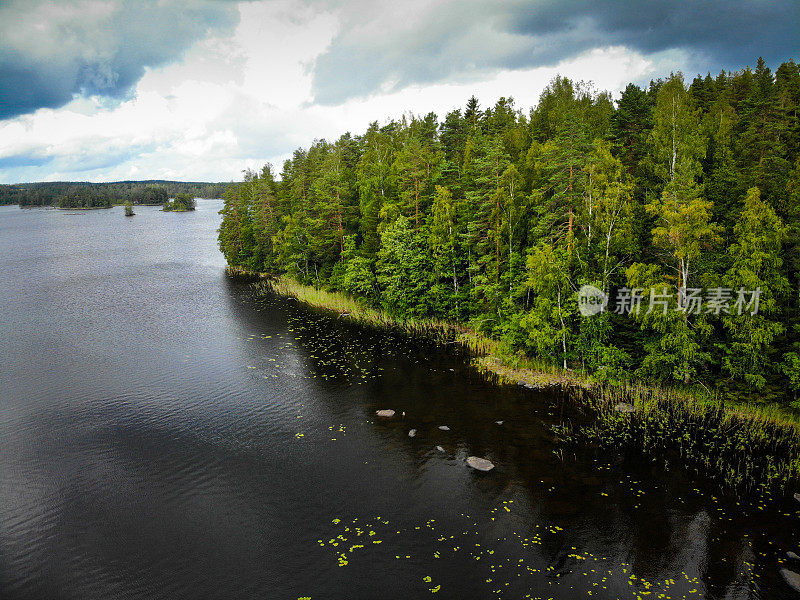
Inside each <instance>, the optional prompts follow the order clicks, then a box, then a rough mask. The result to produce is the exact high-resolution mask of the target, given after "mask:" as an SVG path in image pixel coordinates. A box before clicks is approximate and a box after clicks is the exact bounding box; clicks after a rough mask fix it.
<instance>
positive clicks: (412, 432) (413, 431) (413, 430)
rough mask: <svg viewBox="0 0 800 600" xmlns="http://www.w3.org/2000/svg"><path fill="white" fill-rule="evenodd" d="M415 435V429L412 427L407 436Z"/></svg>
mask: <svg viewBox="0 0 800 600" xmlns="http://www.w3.org/2000/svg"><path fill="white" fill-rule="evenodd" d="M415 435H417V430H416V429H412V430H410V431H409V432H408V437H414V436H415Z"/></svg>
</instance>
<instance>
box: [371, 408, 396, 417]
mask: <svg viewBox="0 0 800 600" xmlns="http://www.w3.org/2000/svg"><path fill="white" fill-rule="evenodd" d="M375 414H376V415H378V416H379V417H385V418H387V419H390V418H392V417H393V416H394V411H393V410H392V409H391V408H384V409H382V410H376V411H375Z"/></svg>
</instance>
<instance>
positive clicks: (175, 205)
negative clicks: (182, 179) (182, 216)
mask: <svg viewBox="0 0 800 600" xmlns="http://www.w3.org/2000/svg"><path fill="white" fill-rule="evenodd" d="M196 207H197V202H196V201H195V199H194V198H193V197H192V196H191V195H189V194H178V195H177V196H175V198H173V199H172V200H170V201H169V202H167V203H166V204H164V208H163V209H162V210H164V211H167V212H186V211H187V210H194V209H195V208H196Z"/></svg>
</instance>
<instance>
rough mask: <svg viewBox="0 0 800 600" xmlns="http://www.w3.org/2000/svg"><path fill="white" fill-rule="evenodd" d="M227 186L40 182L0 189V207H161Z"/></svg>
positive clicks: (214, 194) (215, 194)
mask: <svg viewBox="0 0 800 600" xmlns="http://www.w3.org/2000/svg"><path fill="white" fill-rule="evenodd" d="M228 185H229V184H227V183H196V182H183V181H160V180H152V181H117V182H114V183H84V182H69V181H66V182H63V181H57V182H42V183H18V184H13V185H0V205H2V204H19V205H20V206H62V207H65V208H66V207H89V206H105V205H111V204H121V203H124V202H125V201H127V200H130V201H131V202H133V203H134V204H164V203H166V202H167V201H168V200H169V199H170V198H174V197H175V196H177V195H178V194H189V195H190V196H192V197H193V198H222V195H223V194H224V193H225V188H226V187H227V186H228Z"/></svg>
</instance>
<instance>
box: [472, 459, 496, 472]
mask: <svg viewBox="0 0 800 600" xmlns="http://www.w3.org/2000/svg"><path fill="white" fill-rule="evenodd" d="M467 464H468V465H469V466H470V467H472V468H473V469H476V470H478V471H491V470H492V469H494V464H493V463H492V461H490V460H487V459H485V458H479V457H477V456H470V457H468V458H467Z"/></svg>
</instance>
